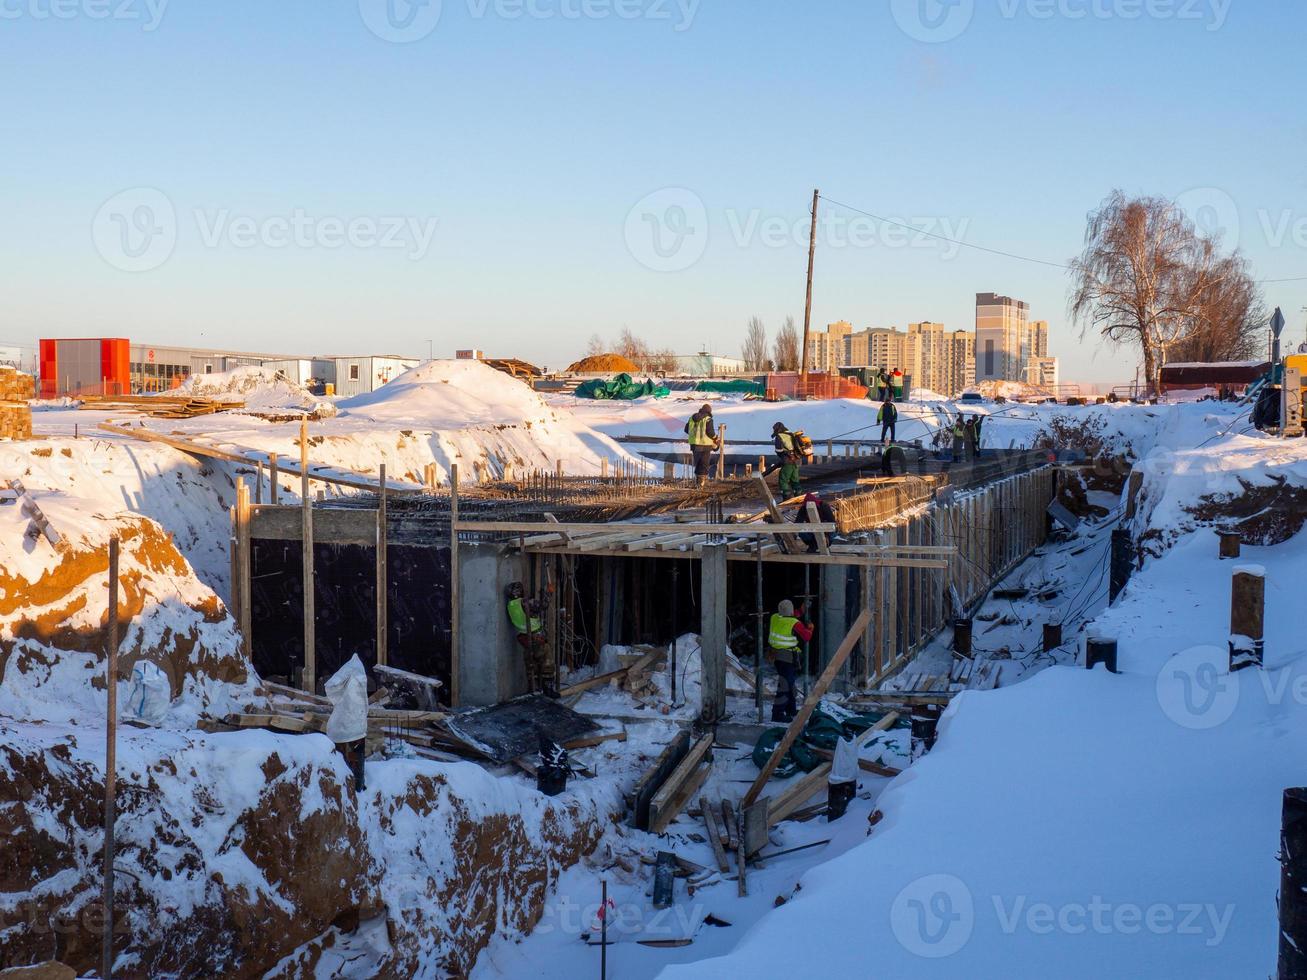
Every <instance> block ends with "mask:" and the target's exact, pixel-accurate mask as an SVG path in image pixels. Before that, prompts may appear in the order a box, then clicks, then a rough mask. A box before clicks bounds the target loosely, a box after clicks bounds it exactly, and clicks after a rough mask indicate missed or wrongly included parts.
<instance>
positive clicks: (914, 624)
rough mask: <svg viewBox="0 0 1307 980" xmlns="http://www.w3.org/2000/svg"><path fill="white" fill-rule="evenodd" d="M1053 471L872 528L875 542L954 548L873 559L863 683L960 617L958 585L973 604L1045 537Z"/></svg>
mask: <svg viewBox="0 0 1307 980" xmlns="http://www.w3.org/2000/svg"><path fill="white" fill-rule="evenodd" d="M1051 474H1052V470H1051V469H1050V468H1047V467H1045V468H1042V469H1038V470H1032V471H1029V472H1025V473H1019V474H1016V475H1013V476H1010V477H1008V478H1007V479H1004V480H999V481H996V482H994V483H991V484H988V485H986V486H983V487H979V488H977V489H975V490H971V491H967V492H965V493H959V494H954V495H952V496H950V497H947V498H940V499H937V500H936V501H935V502H934V504H933V505H932V506H930V507H928V508H924V509H922V510H921V511H920V512H918V513H914V514H909V515H907V516H905V517H904V518H903V519H902V520H901V521H899V522H897V523H895V524H893V525H892V526H889V527H883V528H880V529H879V530H877V531H875V532H872V533H871V534H870V535H869V540H870V541H871V542H873V543H875V544H882V545H888V546H891V547H903V548H906V549H907V550H909V551H918V552H919V551H921V550H923V549H926V550H930V551H935V550H936V549H940V548H941V547H948V548H951V549H952V553H951V554H948V555H947V561H946V562H945V567H943V568H929V567H920V566H918V567H901V566H900V567H881V568H875V567H872V568H868V569H866V571H865V572H864V573H863V585H862V595H863V597H864V600H863V601H864V602H867V603H869V604H870V606H871V609H872V622H871V625H870V627H869V628H868V630H867V639H866V643H867V645H868V650H867V653H866V656H865V657H864V658H862V663H863V671H862V673H861V676H860V678H859V680H860V682H861V684H862V686H864V687H865V686H867V685H868V684H870V685H871V686H873V687H874V686H876V685H879V684H880V683H881V682H882V681H884V679H885V678H886V677H889V676H890V675H892V674H894V673H896V672H897V671H899V670H900V669H901V668H902V667H903V666H904V665H906V664H907V663H908V661H909V660H910V659H911V658H912V657H913V656H915V655H916V654H917V653H918V652H919V651H920V650H921V649H922V648H923V647H924V646H925V645H926V644H927V643H928V642H929V641H930V640H931V638H933V637H934V636H935V635H936V634H937V633H938V632H939V631H940V630H941V629H942V628H943V627H944V626H946V625H948V624H949V623H950V622H951V621H952V620H953V619H954V618H955V615H956V611H955V609H954V603H953V598H952V596H953V594H954V593H956V595H957V598H958V601H959V602H960V603H961V604H962V607H963V611H965V610H967V609H970V608H971V607H972V606H973V605H975V604H976V603H977V602H979V601H980V600H981V599H983V598H984V597H985V595H987V594H988V592H989V590H990V589H991V588H992V587H993V586H994V585H995V584H996V583H997V582H998V581H999V580H1000V579H1002V578H1003V577H1004V576H1005V575H1007V574H1008V572H1010V571H1011V570H1012V569H1013V568H1014V567H1016V565H1018V564H1019V563H1020V562H1022V561H1024V560H1025V559H1026V558H1027V557H1028V556H1029V555H1030V553H1031V552H1033V551H1034V550H1035V549H1036V548H1038V547H1039V546H1040V545H1041V544H1043V543H1044V540H1045V529H1046V521H1045V511H1046V510H1047V507H1048V504H1049V502H1050V501H1051V500H1052V499H1053V492H1054V488H1053V478H1052V475H1051Z"/></svg>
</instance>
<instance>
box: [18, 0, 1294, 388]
mask: <svg viewBox="0 0 1307 980" xmlns="http://www.w3.org/2000/svg"><path fill="white" fill-rule="evenodd" d="M389 2H390V3H391V4H392V6H391V7H389V8H387V6H386V3H387V0H339V2H334V3H326V2H321V0H319V2H308V0H279V2H274V3H267V2H261V3H254V2H247V0H227V2H223V3H207V4H200V3H198V2H195V0H171V2H165V0H0V81H2V82H3V84H4V89H5V91H6V93H7V95H8V98H6V100H5V106H6V108H5V112H4V113H3V114H2V115H0V134H2V135H0V140H2V141H3V146H4V152H3V153H2V154H0V180H3V187H4V191H3V194H0V222H2V224H0V259H2V260H3V267H4V269H5V276H4V288H3V290H0V343H3V342H19V343H25V344H31V343H34V341H35V338H37V337H39V336H43V335H44V336H48V335H64V336H75V335H97V336H98V335H122V336H129V337H132V338H135V339H139V340H146V341H151V342H154V343H167V342H175V343H183V344H194V345H208V346H224V347H225V346H232V347H236V348H240V349H256V350H269V351H274V352H280V351H287V352H303V353H315V352H338V353H353V352H362V351H394V352H399V353H410V354H414V355H419V354H425V353H426V351H427V349H428V342H429V341H430V342H431V345H432V348H433V349H434V351H435V352H436V353H437V354H446V355H448V354H450V353H452V351H453V350H454V349H456V348H460V347H473V346H476V347H481V348H483V349H485V350H486V351H487V352H488V353H490V354H493V355H499V356H506V355H516V356H520V357H524V358H527V359H530V360H534V361H536V362H537V363H543V364H546V365H548V366H551V367H560V366H563V364H564V363H565V362H567V361H568V360H571V359H572V358H573V357H574V356H576V355H578V354H579V353H580V352H581V350H582V349H583V348H584V346H585V344H586V342H587V340H588V338H589V337H590V336H591V335H592V334H594V333H599V334H602V335H605V336H611V335H613V334H615V333H616V332H617V331H618V330H619V329H621V327H623V326H629V327H630V328H631V329H632V330H633V331H635V332H636V333H638V334H641V335H643V336H645V337H647V338H648V339H650V340H651V341H652V342H653V343H655V345H658V346H670V347H673V348H675V349H676V350H678V351H679V352H691V351H693V350H697V349H699V348H700V347H701V346H703V345H705V344H706V345H707V346H708V347H709V348H711V349H713V350H715V351H718V352H725V353H731V352H735V351H737V350H738V347H739V343H740V340H741V339H742V336H743V333H744V328H745V325H746V322H747V320H748V318H749V317H750V316H752V315H758V316H761V317H762V318H763V319H764V321H765V322H766V323H767V324H768V326H769V327H771V328H772V329H775V328H776V327H777V326H778V325H779V324H780V322H781V321H782V320H783V319H784V317H785V316H786V315H793V316H795V318H796V319H798V320H800V321H801V319H802V314H803V296H804V274H805V270H806V261H807V256H806V241H805V240H804V239H805V237H806V221H807V218H806V215H807V210H808V207H809V204H810V199H811V194H812V190H813V188H814V187H820V188H821V190H822V191H823V193H824V194H825V195H828V196H829V197H830V198H831V199H833V200H836V201H841V202H845V203H847V204H851V205H854V206H855V207H857V208H860V209H863V210H865V211H868V212H871V213H873V214H876V215H880V216H886V217H891V218H896V219H899V220H902V221H904V222H906V223H908V224H911V225H914V226H917V227H921V228H926V229H928V230H931V231H934V232H936V233H942V234H945V235H948V236H950V237H960V238H961V239H962V240H964V241H967V242H971V243H974V244H977V245H984V246H987V247H992V248H997V249H1002V250H1006V251H1010V252H1014V253H1018V254H1021V255H1026V256H1031V257H1036V258H1040V259H1043V260H1047V261H1053V262H1062V261H1065V260H1066V259H1068V258H1070V257H1071V256H1073V255H1074V254H1075V253H1076V251H1077V249H1078V247H1079V245H1080V243H1081V238H1082V235H1083V231H1084V220H1085V214H1086V212H1088V211H1089V210H1090V209H1091V208H1092V207H1093V206H1094V205H1095V204H1097V203H1098V202H1099V201H1100V200H1101V199H1102V198H1103V197H1104V196H1105V195H1107V194H1108V193H1109V192H1110V191H1111V190H1112V188H1113V187H1121V188H1123V189H1125V190H1126V191H1128V192H1144V193H1153V194H1163V195H1168V196H1178V197H1180V198H1181V200H1182V201H1184V202H1186V203H1187V204H1189V205H1191V206H1192V207H1193V208H1194V209H1195V211H1196V213H1198V214H1199V216H1200V217H1201V219H1202V220H1203V221H1205V222H1208V223H1211V222H1216V223H1218V224H1220V225H1221V226H1223V227H1226V228H1227V232H1228V233H1227V240H1237V241H1238V243H1239V244H1240V246H1241V247H1242V248H1243V249H1244V250H1245V252H1246V253H1247V254H1248V256H1249V257H1250V259H1251V260H1252V261H1253V263H1254V268H1255V271H1256V273H1257V275H1258V277H1259V278H1265V279H1283V278H1290V277H1307V152H1305V151H1307V119H1304V116H1303V113H1302V102H1301V100H1302V93H1303V89H1304V84H1303V83H1304V72H1303V69H1302V68H1301V52H1300V50H1299V49H1300V47H1301V43H1300V42H1301V38H1302V37H1304V36H1307V5H1304V4H1302V3H1301V2H1300V0H1255V2H1254V0H975V2H974V3H971V2H969V0H952V2H951V3H948V4H941V3H940V2H938V0H861V2H845V0H831V2H812V3H800V2H784V3H782V2H774V0H749V2H746V0H530V2H526V0H521V2H519V0H443V3H442V4H437V5H428V6H425V7H415V8H411V7H408V6H407V4H406V0H389ZM437 12H438V13H439V18H438V20H437V19H435V17H434V14H435V13H437ZM56 14H57V15H56ZM823 208H824V210H825V214H826V215H827V216H828V219H827V221H826V222H825V223H823V225H822V228H821V234H820V236H819V251H818V258H817V280H816V290H815V300H814V313H813V319H814V324H819V325H824V324H825V323H827V322H831V321H834V320H838V319H842V318H843V319H848V320H850V321H852V322H853V323H854V324H855V325H856V326H858V327H865V326H889V325H896V326H900V327H902V326H903V325H904V324H906V323H908V322H911V321H915V320H921V319H935V320H942V321H943V322H945V323H946V324H948V325H949V326H950V327H970V326H972V325H973V318H974V314H973V304H974V294H975V293H976V292H978V291H990V290H992V291H996V292H1000V293H1007V294H1009V295H1014V296H1017V297H1020V298H1022V299H1025V300H1027V301H1028V302H1030V303H1031V306H1032V314H1033V315H1034V316H1036V317H1038V318H1046V319H1048V320H1050V321H1051V323H1052V347H1053V352H1054V353H1057V354H1060V355H1062V356H1063V358H1064V368H1063V375H1064V378H1069V379H1072V380H1077V379H1079V380H1107V379H1111V380H1121V381H1124V380H1128V379H1130V378H1131V377H1132V376H1133V372H1134V357H1133V355H1132V354H1130V353H1129V352H1122V351H1112V350H1102V349H1099V348H1098V347H1097V345H1096V344H1095V343H1092V342H1089V343H1082V342H1080V340H1079V338H1078V336H1077V335H1076V332H1075V331H1074V330H1073V329H1072V328H1071V326H1070V325H1069V324H1068V323H1067V320H1066V317H1065V306H1066V291H1067V280H1066V277H1065V274H1064V273H1063V272H1062V271H1060V270H1058V269H1056V268H1051V267H1048V266H1043V265H1037V264H1033V263H1026V262H1021V261H1016V260H1012V259H1007V258H1002V257H999V256H994V255H988V254H984V253H980V252H975V251H971V250H968V249H961V250H959V249H955V248H952V247H950V246H946V245H944V244H943V243H939V242H936V241H933V240H931V239H926V238H920V237H917V238H915V239H914V238H913V237H912V236H909V237H908V238H907V240H903V239H900V238H898V237H896V234H897V233H895V232H890V233H889V234H887V233H886V232H887V227H886V226H885V225H883V224H880V223H878V222H873V221H870V219H859V221H860V222H861V223H855V224H852V225H850V224H849V219H853V218H858V216H857V215H855V214H853V213H850V212H844V211H842V209H839V208H836V207H834V206H831V205H823ZM832 219H833V220H832ZM655 235H656V236H657V238H655ZM1266 298H1267V300H1268V301H1269V302H1270V303H1271V305H1280V306H1283V307H1284V309H1285V312H1286V313H1287V314H1288V315H1289V320H1290V329H1289V332H1288V336H1289V337H1290V338H1291V339H1293V340H1294V341H1295V342H1297V341H1301V340H1303V339H1304V327H1305V325H1307V314H1304V313H1301V312H1299V311H1300V310H1301V308H1302V307H1303V306H1305V305H1307V281H1302V282H1289V283H1278V284H1268V285H1267V286H1266Z"/></svg>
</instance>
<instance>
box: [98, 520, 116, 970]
mask: <svg viewBox="0 0 1307 980" xmlns="http://www.w3.org/2000/svg"><path fill="white" fill-rule="evenodd" d="M108 634H109V635H108V637H107V642H106V644H105V651H104V679H105V682H106V683H105V693H106V694H107V695H108V699H107V700H108V704H107V706H106V707H107V711H106V714H107V717H108V721H107V723H106V726H105V743H104V744H105V749H104V866H103V870H104V880H103V884H102V886H101V892H100V903H101V905H103V907H104V908H103V911H104V932H103V933H102V937H101V946H100V976H101V977H103V978H104V980H111V978H112V977H113V861H114V824H115V823H116V822H117V819H118V800H117V794H118V777H117V771H118V538H117V537H116V536H115V537H112V538H110V539H109V629H108Z"/></svg>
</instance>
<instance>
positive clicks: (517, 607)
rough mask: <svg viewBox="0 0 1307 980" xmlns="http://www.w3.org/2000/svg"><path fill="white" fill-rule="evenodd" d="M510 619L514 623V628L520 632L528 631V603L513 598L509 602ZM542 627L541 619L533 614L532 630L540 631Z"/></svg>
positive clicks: (534, 631) (533, 631)
mask: <svg viewBox="0 0 1307 980" xmlns="http://www.w3.org/2000/svg"><path fill="white" fill-rule="evenodd" d="M508 621H509V622H510V623H512V624H513V629H515V630H517V631H518V632H519V633H525V632H526V603H524V602H523V601H522V600H521V599H513V600H511V601H510V602H509V603H508ZM541 629H542V626H541V624H540V620H539V619H537V618H536V617H535V616H532V617H531V632H532V633H539V632H540V631H541Z"/></svg>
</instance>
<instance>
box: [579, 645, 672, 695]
mask: <svg viewBox="0 0 1307 980" xmlns="http://www.w3.org/2000/svg"><path fill="white" fill-rule="evenodd" d="M666 656H667V652H666V651H665V650H654V651H653V652H651V653H646V654H645V655H644V656H643V657H641V658H640V659H639V660H637V661H635V662H634V663H632V664H631V665H630V666H627V667H621V668H618V669H617V670H610V671H609V672H608V673H606V674H599V675H597V676H595V677H591V678H590V679H589V680H584V681H579V682H577V683H576V684H572V685H571V686H569V687H565V688H563V689H562V690H561V691H559V692H558V696H559V697H560V698H570V697H571V696H572V695H573V694H580V693H581V692H583V691H589V690H591V689H592V688H596V687H603V686H604V685H605V684H608V683H610V682H612V681H617V680H621V679H622V678H624V677H626V676H627V675H628V674H633V673H639V672H640V671H642V670H644V669H645V668H647V667H649V666H650V665H651V664H653V663H654V662H655V661H657V660H661V659H663V658H664V657H666Z"/></svg>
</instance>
